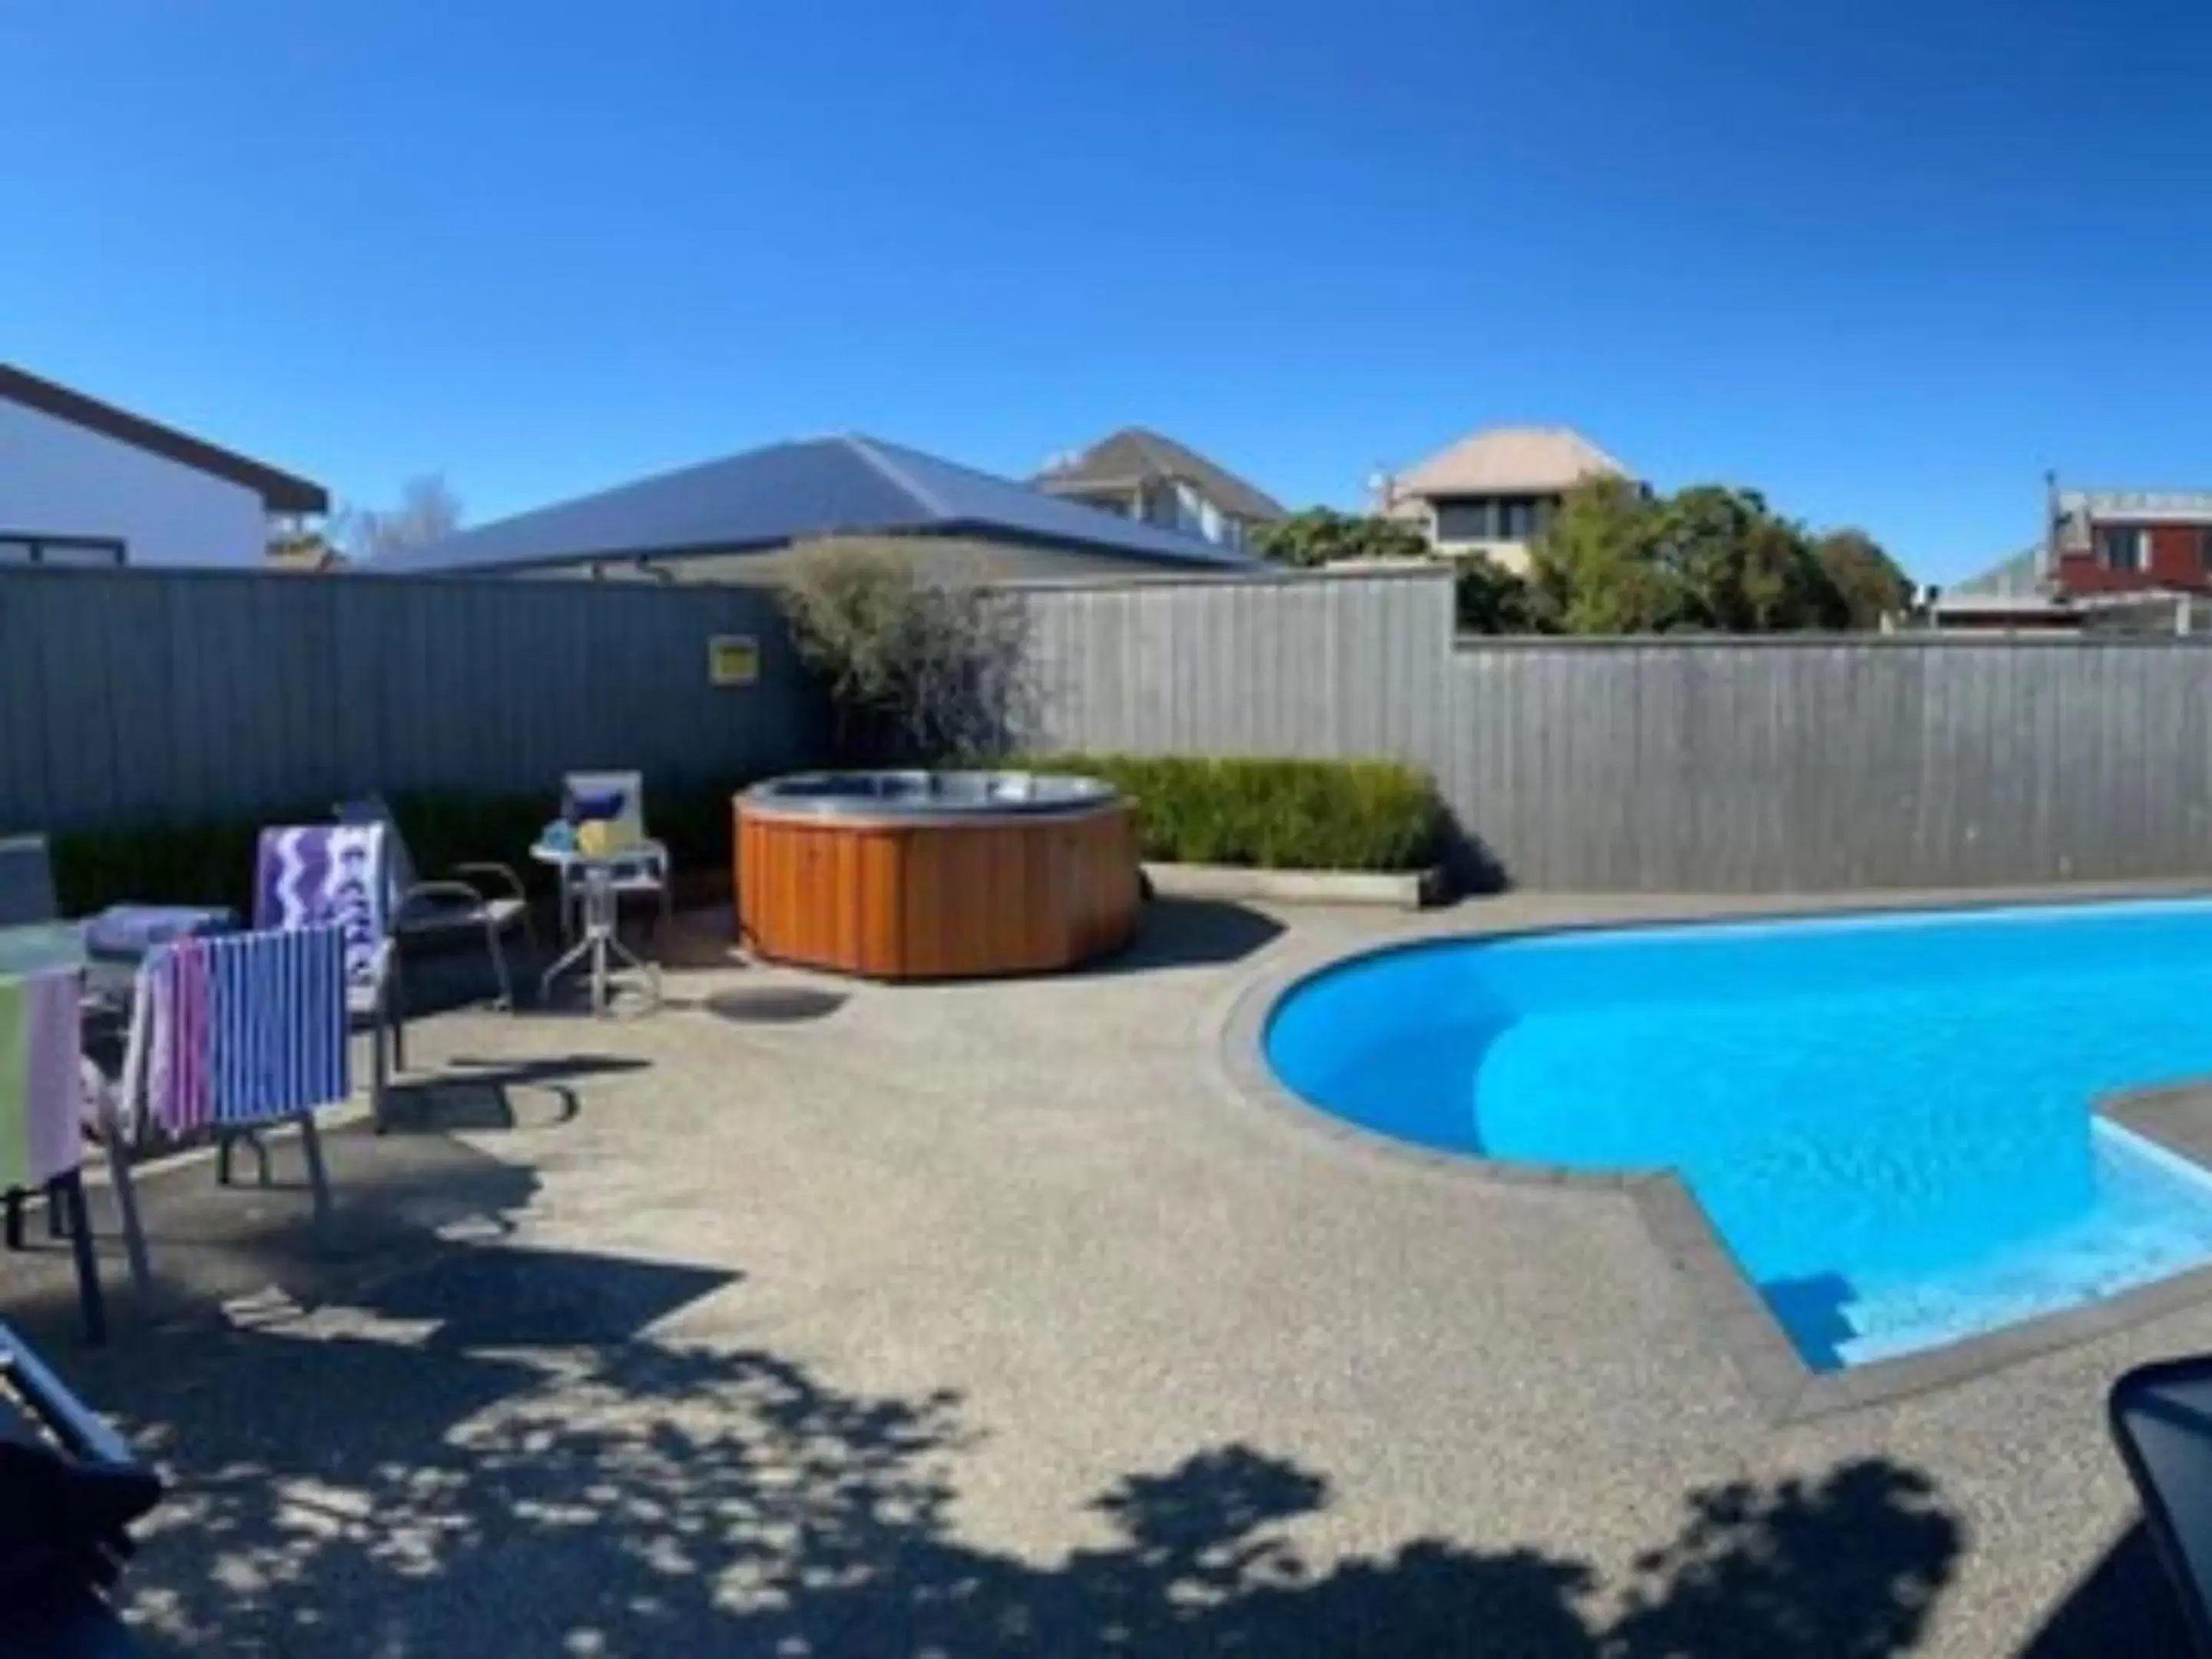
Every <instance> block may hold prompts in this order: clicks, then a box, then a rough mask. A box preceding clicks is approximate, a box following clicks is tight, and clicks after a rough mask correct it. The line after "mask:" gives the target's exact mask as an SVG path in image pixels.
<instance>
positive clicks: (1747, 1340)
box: [1212, 890, 2212, 1428]
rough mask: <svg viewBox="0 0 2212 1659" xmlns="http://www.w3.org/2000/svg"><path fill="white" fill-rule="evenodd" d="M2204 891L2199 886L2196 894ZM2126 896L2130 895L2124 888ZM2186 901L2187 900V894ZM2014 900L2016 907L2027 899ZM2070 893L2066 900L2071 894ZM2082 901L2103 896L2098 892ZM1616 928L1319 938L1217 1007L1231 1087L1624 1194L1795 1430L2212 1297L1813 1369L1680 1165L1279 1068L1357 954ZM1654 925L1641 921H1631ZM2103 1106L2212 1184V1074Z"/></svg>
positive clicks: (1420, 1162) (1536, 1178)
mask: <svg viewBox="0 0 2212 1659" xmlns="http://www.w3.org/2000/svg"><path fill="white" fill-rule="evenodd" d="M2129 896H2132V895H2129ZM2176 896H2180V895H2176ZM2196 896H2202V894H2201V890H2199V892H2198V894H2197V895H2196ZM2115 897H2118V898H2120V900H2121V902H2124V899H2125V897H2127V896H2115ZM2015 902H2016V901H2015ZM2059 902H2064V901H2059ZM2080 902H2099V901H2098V900H2097V898H2095V897H2094V896H2087V895H2085V896H2082V898H2081V901H2080ZM1880 908H1882V909H1884V910H1895V911H1907V912H1909V911H1913V910H1923V909H1924V910H1931V911H1933V910H1950V909H1960V908H1973V907H1971V906H1962V905H1959V904H1955V903H1946V902H1940V901H1929V902H1924V903H1920V904H1902V905H1897V906H1883V907H1880ZM1835 914H1837V913H1836V912H1824V911H1819V910H1810V911H1808V910H1802V909H1790V908H1777V909H1775V910H1773V911H1759V912H1749V911H1747V912H1741V913H1731V914H1729V915H1713V916H1709V917H1705V918H1699V917H1697V916H1693V915H1692V916H1682V917H1668V918H1667V919H1666V920H1665V921H1663V922H1662V923H1661V924H1660V925H1663V926H1674V925H1692V924H1694V923H1695V922H1697V921H1700V920H1711V921H1717V922H1725V921H1768V920H1771V921H1820V920H1824V919H1826V918H1827V917H1828V916H1831V915H1835ZM1613 925H1614V924H1611V923H1605V922H1595V923H1589V922H1585V923H1563V924H1561V925H1560V926H1559V927H1558V928H1553V927H1541V926H1539V927H1502V928H1497V929H1491V928H1486V927H1482V926H1481V925H1480V923H1479V922H1475V923H1470V922H1468V921H1467V920H1466V919H1464V918H1460V917H1455V916H1451V915H1438V916H1437V917H1435V918H1433V919H1423V920H1419V921H1414V922H1413V923H1412V924H1411V925H1410V926H1408V927H1407V928H1405V929H1403V930H1402V931H1401V932H1400V933H1398V934H1397V936H1396V937H1395V938H1392V939H1384V940H1381V941H1376V940H1367V941H1364V942H1346V941H1344V940H1334V941H1329V942H1327V943H1322V942H1318V941H1316V943H1314V944H1313V945H1309V946H1306V947H1304V948H1302V949H1297V950H1295V951H1291V952H1289V953H1286V954H1285V955H1284V956H1282V957H1279V958H1278V959H1276V960H1274V961H1272V962H1269V963H1267V964H1266V965H1265V966H1264V967H1262V968H1261V969H1260V970H1259V971H1258V972H1257V973H1255V975H1252V976H1251V977H1250V978H1249V979H1247V980H1246V981H1243V984H1242V985H1241V986H1239V987H1237V989H1236V990H1234V991H1233V992H1232V993H1231V994H1230V995H1229V996H1228V997H1226V998H1225V1000H1224V1002H1223V1004H1222V1005H1220V1006H1218V1007H1217V1010H1216V1012H1215V1015H1214V1019H1213V1022H1212V1024H1213V1026H1214V1030H1215V1032H1216V1042H1215V1044H1214V1058H1215V1060H1216V1061H1217V1063H1218V1066H1219V1068H1220V1072H1221V1081H1222V1082H1224V1083H1225V1084H1226V1085H1227V1086H1228V1088H1229V1090H1230V1091H1231V1093H1232V1094H1233V1095H1235V1096H1237V1097H1239V1098H1241V1099H1242V1100H1243V1102H1245V1103H1248V1104H1249V1105H1252V1106H1255V1107H1257V1108H1259V1109H1262V1110H1264V1111H1266V1112H1267V1113H1268V1114H1270V1115H1274V1116H1277V1117H1279V1118H1281V1119H1285V1120H1287V1121H1289V1122H1290V1123H1291V1125H1292V1126H1293V1127H1299V1128H1301V1129H1302V1130H1304V1131H1305V1132H1309V1133H1313V1134H1316V1135H1317V1136H1318V1137H1319V1138H1320V1139H1322V1141H1323V1142H1324V1143H1325V1144H1329V1145H1333V1146H1334V1147H1335V1148H1337V1149H1340V1150H1343V1151H1348V1152H1354V1153H1357V1154H1358V1155H1361V1156H1366V1157H1375V1158H1381V1159H1383V1160H1384V1161H1385V1162H1386V1163H1388V1164H1392V1165H1395V1166H1397V1167H1399V1168H1401V1169H1416V1170H1425V1171H1428V1172H1430V1173H1432V1174H1437V1175H1441V1176H1443V1177H1444V1178H1446V1179H1450V1180H1456V1181H1462V1182H1472V1183H1474V1184H1477V1185H1481V1186H1489V1187H1498V1188H1521V1189H1524V1190H1525V1189H1527V1188H1558V1189H1560V1190H1563V1191H1568V1192H1583V1193H1589V1194H1593V1195H1596V1194H1603V1195H1607V1196H1610V1197H1614V1198H1621V1197H1626V1199H1628V1200H1630V1202H1631V1203H1632V1206H1634V1208H1635V1210H1636V1212H1637V1215H1638V1219H1639V1221H1640V1222H1641V1224H1642V1225H1643V1228H1644V1234H1645V1237H1647V1239H1649V1241H1650V1243H1651V1244H1652V1246H1653V1247H1654V1248H1655V1249H1656V1250H1657V1251H1658V1252H1659V1254H1660V1255H1661V1256H1662V1257H1663V1258H1664V1259H1665V1260H1666V1261H1667V1262H1668V1266H1669V1267H1670V1269H1671V1270H1672V1273H1673V1275H1674V1279H1675V1280H1676V1282H1677V1283H1678V1284H1679V1285H1680V1286H1681V1287H1682V1290H1683V1291H1684V1295H1685V1297H1686V1301H1687V1303H1688V1304H1689V1307H1690V1310H1691V1311H1692V1316H1694V1318H1695V1320H1696V1322H1697V1323H1698V1324H1699V1326H1701V1327H1702V1328H1704V1331H1705V1335H1706V1338H1707V1340H1708V1341H1709V1342H1710V1343H1711V1346H1714V1347H1717V1349H1719V1350H1720V1351H1721V1352H1723V1353H1725V1354H1726V1355H1727V1356H1728V1358H1729V1362H1730V1364H1732V1366H1733V1368H1734V1370H1735V1373H1736V1376H1737V1377H1738V1379H1739V1381H1740V1382H1741V1383H1742V1385H1743V1387H1744V1389H1745V1391H1746V1393H1747V1394H1748V1395H1749V1396H1750V1397H1751V1400H1752V1402H1753V1405H1754V1407H1756V1408H1757V1410H1758V1413H1759V1415H1760V1416H1761V1417H1762V1418H1763V1419H1765V1421H1766V1423H1767V1424H1768V1425H1769V1426H1771V1427H1775V1428H1784V1427H1790V1426H1794V1425H1799V1424H1803V1423H1808V1422H1812V1421H1814V1420H1817V1419H1822V1418H1826V1417H1832V1416H1834V1415H1837V1414H1838V1413H1843V1412H1847V1411H1855V1410H1858V1409H1860V1408H1862V1407H1872V1406H1879V1405H1887V1404H1891V1403H1893V1402H1895V1401H1902V1400H1905V1399H1908V1398H1910V1397H1911V1396H1913V1395H1921V1394H1926V1393H1929V1392H1931V1391H1933V1390H1936V1389H1944V1388H1950V1387H1954V1386H1955V1385H1957V1384H1960V1383H1967V1382H1971V1381H1972V1380H1974V1379H1975V1378H1978V1377H1979V1376H1984V1375H1985V1374H1987V1373H1990V1372H1992V1371H1996V1370H2002V1369H2005V1368H2008V1367H2010V1366H2012V1365H2015V1364H2021V1362H2023V1361H2025V1360H2028V1359H2031V1358H2036V1357H2038V1356H2039V1355H2043V1354H2047V1353H2052V1352H2058V1351H2060V1350H2063V1349H2066V1348H2070V1347H2074V1346H2078V1345H2079V1344H2081V1343H2083V1342H2086V1341H2089V1340H2093V1339H2094V1338H2098V1337H2102V1336H2109V1335H2112V1334H2116V1333H2118V1332H2120V1331H2124V1330H2127V1329H2130V1328H2133V1327H2135V1326H2136V1325H2140V1324H2143V1323H2146V1322H2149V1321H2151V1320H2154V1319H2157V1318H2160V1317H2162V1316H2165V1315H2167V1314H2170V1313H2174V1312H2178V1311H2179V1310H2182V1309H2185V1308H2189V1307H2193V1306H2195V1305H2197V1304H2200V1303H2202V1302H2204V1301H2206V1300H2208V1299H2212V1262H2207V1263H2206V1264H2204V1265H2203V1266H2201V1267H2192V1268H2189V1269H2187V1270H2185V1271H2184V1272H2182V1273H2174V1274H2171V1275H2169V1276H2167V1277H2166V1278H2164V1279H2155V1280H2154V1281H2152V1282H2151V1283H2149V1284H2147V1285H2134V1286H2132V1287H2130V1288H2129V1289H2127V1290H2124V1291H2119V1292H2118V1293H2117V1294H2115V1295H2112V1296H2108V1297H2100V1298H2098V1299H2097V1300H2095V1301H2093V1302H2088V1303H2084V1304H2081V1306H2079V1307H2074V1308H2066V1309H2062V1310H2058V1311H2057V1312H2054V1313H2048V1314H2039V1315H2037V1316H2034V1317H2033V1318H2030V1319H2024V1320H2021V1321H2019V1322H2016V1323H2014V1324H2010V1325H2007V1326H2004V1327H2002V1328H1999V1329H1996V1330H1994V1331H1988V1332H1984V1333H1983V1334H1980V1335H1978V1336H1970V1337H1965V1338H1962V1339H1960V1340H1958V1341H1955V1342H1949V1343H1946V1344H1944V1345H1943V1346H1941V1347H1937V1348H1932V1349H1929V1350H1926V1351H1924V1352H1917V1353H1909V1354H1902V1355H1899V1356H1898V1357H1897V1358H1892V1359H1877V1360H1871V1361H1869V1362H1868V1363H1867V1364H1863V1365H1857V1366H1852V1367H1850V1368H1848V1369H1846V1370H1838V1371H1816V1370H1814V1369H1813V1368H1812V1367H1811V1366H1810V1365H1808V1364H1807V1363H1806V1362H1805V1359H1804V1358H1803V1356H1802V1355H1801V1354H1800V1353H1799V1352H1797V1346H1796V1343H1795V1342H1793V1341H1792V1340H1790V1334H1789V1333H1788V1331H1786V1330H1785V1329H1784V1328H1783V1326H1782V1323H1781V1322H1780V1321H1779V1320H1778V1319H1777V1318H1776V1317H1775V1316H1774V1314H1773V1312H1772V1310H1771V1309H1769V1308H1768V1306H1767V1304H1766V1300H1765V1297H1763V1296H1761V1295H1760V1294H1759V1287H1758V1285H1756V1284H1755V1283H1754V1282H1753V1280H1752V1279H1749V1278H1748V1277H1747V1275H1746V1274H1745V1273H1744V1272H1743V1270H1742V1269H1741V1267H1738V1266H1737V1265H1736V1261H1735V1255H1733V1254H1732V1253H1731V1252H1730V1251H1729V1248H1728V1246H1727V1244H1726V1243H1725V1242H1724V1241H1723V1239H1722V1237H1721V1235H1720V1232H1719V1230H1718V1229H1717V1227H1716V1226H1715V1225H1713V1222H1712V1219H1711V1217H1710V1216H1708V1215H1707V1214H1706V1212H1705V1206H1703V1205H1702V1204H1700V1203H1699V1201H1698V1199H1697V1196H1696V1194H1694V1193H1692V1191H1691V1189H1690V1188H1689V1185H1688V1183H1687V1182H1685V1181H1683V1180H1682V1178H1681V1177H1680V1176H1678V1175H1677V1174H1675V1173H1674V1171H1673V1170H1667V1169H1656V1170H1606V1171H1602V1172H1600V1171H1594V1170H1576V1169H1568V1168H1564V1167H1561V1166H1559V1165H1554V1164H1529V1163H1515V1162H1510V1161H1507V1160H1504V1159H1498V1158H1482V1157H1480V1156H1478V1155H1476V1154H1474V1153H1470V1152H1450V1151H1446V1150H1444V1149H1443V1148H1440V1147H1427V1146H1419V1145H1417V1144H1415V1143H1413V1142H1412V1141H1408V1140H1403V1139H1399V1138H1397V1137H1395V1136H1393V1135H1388V1134H1385V1133H1383V1132H1381V1131H1380V1130H1376V1129H1371V1128H1369V1127H1365V1126H1364V1125H1363V1124H1359V1123H1355V1122H1353V1121H1352V1120H1351V1119H1349V1118H1346V1117H1340V1116H1339V1115H1336V1114H1334V1113H1333V1112H1330V1111H1328V1110H1327V1109H1325V1108H1322V1107H1320V1106H1316V1105H1315V1104H1314V1103H1312V1102H1310V1101H1308V1100H1306V1099H1304V1097H1301V1096H1300V1095H1298V1094H1297V1093H1296V1092H1295V1091H1292V1090H1291V1089H1290V1088H1289V1087H1288V1086H1287V1085H1285V1084H1284V1083H1283V1081H1282V1080H1281V1079H1279V1077H1277V1076H1276V1074H1275V1071H1274V1068H1273V1066H1272V1065H1270V1064H1269V1063H1268V1060H1267V1041H1266V1040H1267V1021H1268V1018H1269V1017H1270V1016H1271V1015H1272V1014H1273V1012H1274V1009H1275V1006H1276V1004H1277V1003H1278V1002H1279V1001H1280V1000H1282V998H1283V997H1284V995H1285V994H1286V993H1288V992H1289V991H1290V990H1291V988H1292V987H1294V986H1297V985H1298V984H1300V983H1302V982H1304V981H1306V980H1308V979H1310V978H1312V977H1313V976H1315V975H1317V974H1320V973H1322V972H1325V971H1328V970H1329V969H1334V968H1337V967H1340V966H1342V965H1344V964H1346V963H1351V962H1354V961H1357V960H1359V959H1361V958H1363V957H1375V956H1383V955H1388V954H1389V953H1391V952H1393V951H1398V950H1401V949H1404V948H1407V946H1418V945H1427V944H1441V943H1447V942H1450V941H1453V940H1458V939H1464V940H1467V941H1469V942H1474V941H1493V940H1502V939H1509V938H1526V937H1528V936H1529V935H1530V934H1534V933H1551V932H1555V931H1559V932H1566V931H1588V930H1589V929H1590V928H1592V927H1608V926H1613ZM1619 925H1621V926H1624V927H1638V926H1640V925H1644V923H1643V921H1642V920H1641V919H1639V920H1638V921H1626V922H1623V923H1621V924H1619ZM2090 1109H2091V1111H2092V1112H2093V1114H2094V1115H2097V1116H2100V1117H2102V1118H2105V1119H2106V1120H2107V1121H2110V1122H2112V1123H2114V1124H2116V1125H2118V1127H2121V1128H2123V1129H2125V1130H2128V1131H2130V1133H2134V1134H2136V1135H2138V1136H2140V1137H2142V1139H2145V1140H2147V1141H2148V1142H2150V1143H2151V1144H2152V1145H2154V1146H2156V1147H2157V1148H2159V1150H2160V1151H2162V1152H2166V1153H2167V1154H2169V1155H2170V1156H2172V1157H2175V1158H2179V1159H2181V1160H2182V1161H2183V1162H2184V1163H2185V1164H2189V1165H2190V1166H2191V1168H2192V1169H2193V1170H2196V1171H2197V1173H2199V1174H2200V1175H2202V1176H2204V1178H2206V1179H2207V1180H2212V1078H2205V1079H2185V1080H2180V1081H2176V1082H2169V1083H2163V1084H2158V1085H2149V1086H2146V1087H2143V1088H2140V1089H2130V1090H2124V1091H2118V1092H2117V1093H2115V1094H2112V1095H2108V1096H2105V1097H2100V1098H2099V1099H2098V1100H2097V1101H2095V1102H2094V1103H2093V1104H2092V1106H2091V1108H2090Z"/></svg>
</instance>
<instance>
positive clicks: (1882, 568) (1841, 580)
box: [1813, 529, 1912, 628]
mask: <svg viewBox="0 0 2212 1659" xmlns="http://www.w3.org/2000/svg"><path fill="white" fill-rule="evenodd" d="M1813 556H1814V558H1816V559H1818V560H1819V561H1820V568H1821V569H1823V570H1825V571H1826V572H1827V573H1828V581H1829V584H1830V585H1831V586H1833V587H1834V588H1835V590H1836V592H1837V594H1838V596H1839V597H1840V598H1841V599H1842V601H1843V605H1844V612H1845V614H1846V615H1847V616H1848V617H1850V626H1851V627H1853V628H1879V627H1880V626H1881V619H1882V618H1883V617H1887V616H1897V615H1899V614H1901V613H1903V612H1904V611H1908V610H1910V609H1911V605H1912V579H1911V577H1910V576H1907V575H1906V574H1905V572H1904V571H1903V570H1901V569H1899V568H1898V563H1897V561H1896V560H1894V559H1893V558H1891V557H1890V556H1889V554H1888V551H1887V550H1886V549H1884V548H1883V546H1882V544H1881V543H1880V542H1878V541H1876V540H1875V538H1873V537H1871V536H1869V535H1868V534H1867V533H1866V532H1865V531H1863V530H1848V529H1847V530H1831V531H1830V532H1827V534H1826V535H1824V536H1822V537H1820V538H1818V539H1817V540H1815V541H1814V544H1813Z"/></svg>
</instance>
